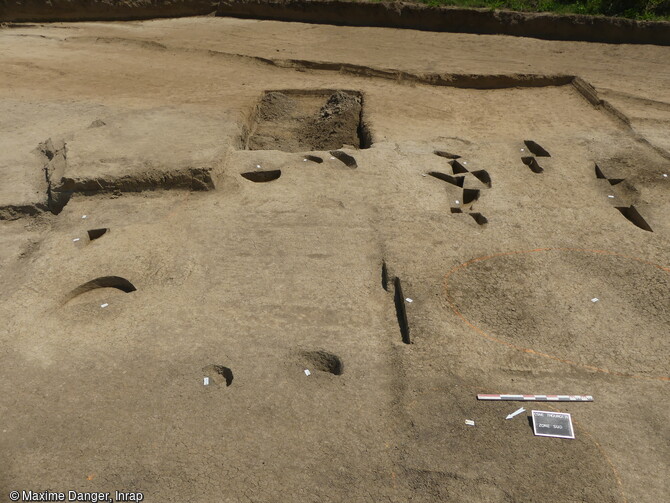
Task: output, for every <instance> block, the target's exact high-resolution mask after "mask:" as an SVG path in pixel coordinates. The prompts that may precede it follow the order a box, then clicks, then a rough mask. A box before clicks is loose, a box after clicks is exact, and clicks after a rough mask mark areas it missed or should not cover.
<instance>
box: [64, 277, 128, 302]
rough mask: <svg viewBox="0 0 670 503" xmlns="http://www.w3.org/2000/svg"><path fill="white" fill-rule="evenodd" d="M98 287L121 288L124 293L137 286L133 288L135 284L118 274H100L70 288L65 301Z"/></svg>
mask: <svg viewBox="0 0 670 503" xmlns="http://www.w3.org/2000/svg"><path fill="white" fill-rule="evenodd" d="M98 288H116V289H117V290H121V291H122V292H125V293H130V292H134V291H136V290H137V288H135V285H133V284H132V283H131V282H130V281H128V280H127V279H125V278H122V277H120V276H102V277H100V278H96V279H93V280H91V281H88V282H86V283H84V284H83V285H79V286H78V287H77V288H75V289H74V290H72V291H71V292H70V293H69V294H68V295H67V297H66V299H65V303H67V302H69V301H71V300H72V299H74V298H75V297H78V296H79V295H82V294H84V293H86V292H89V291H91V290H96V289H98Z"/></svg>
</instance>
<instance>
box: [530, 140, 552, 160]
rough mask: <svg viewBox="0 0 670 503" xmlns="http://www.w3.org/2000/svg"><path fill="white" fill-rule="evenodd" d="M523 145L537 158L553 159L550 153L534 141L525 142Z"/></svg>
mask: <svg viewBox="0 0 670 503" xmlns="http://www.w3.org/2000/svg"><path fill="white" fill-rule="evenodd" d="M523 143H524V144H525V145H526V148H527V149H528V150H530V151H531V153H532V154H533V155H536V156H537V157H551V154H550V153H549V152H547V151H546V150H545V149H544V148H542V146H541V145H540V144H538V143H536V142H534V141H533V140H525V141H524V142H523Z"/></svg>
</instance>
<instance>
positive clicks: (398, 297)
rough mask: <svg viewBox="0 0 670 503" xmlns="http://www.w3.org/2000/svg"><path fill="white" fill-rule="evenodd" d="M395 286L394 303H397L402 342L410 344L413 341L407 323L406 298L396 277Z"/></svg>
mask: <svg viewBox="0 0 670 503" xmlns="http://www.w3.org/2000/svg"><path fill="white" fill-rule="evenodd" d="M393 286H394V290H395V294H394V298H393V300H394V302H395V312H396V316H397V318H398V326H399V327H400V335H401V337H402V341H403V342H404V343H405V344H410V343H411V342H412V341H411V340H410V337H409V323H408V321H407V309H406V307H405V296H404V295H403V293H402V285H401V284H400V278H398V277H396V278H395V279H394V281H393Z"/></svg>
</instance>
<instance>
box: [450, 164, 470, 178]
mask: <svg viewBox="0 0 670 503" xmlns="http://www.w3.org/2000/svg"><path fill="white" fill-rule="evenodd" d="M449 164H451V170H452V172H453V173H454V175H462V174H464V173H468V170H467V169H466V167H465V166H463V165H462V164H461V163H460V162H458V161H451V162H450V163H449Z"/></svg>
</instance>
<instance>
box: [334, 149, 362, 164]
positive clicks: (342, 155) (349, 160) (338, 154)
mask: <svg viewBox="0 0 670 503" xmlns="http://www.w3.org/2000/svg"><path fill="white" fill-rule="evenodd" d="M330 155H332V156H333V157H335V158H336V159H339V160H340V161H342V162H343V163H344V164H346V165H347V166H348V167H350V168H357V167H358V164H357V163H356V159H354V157H353V156H351V155H349V154H347V153H346V152H342V151H341V150H331V152H330Z"/></svg>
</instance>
